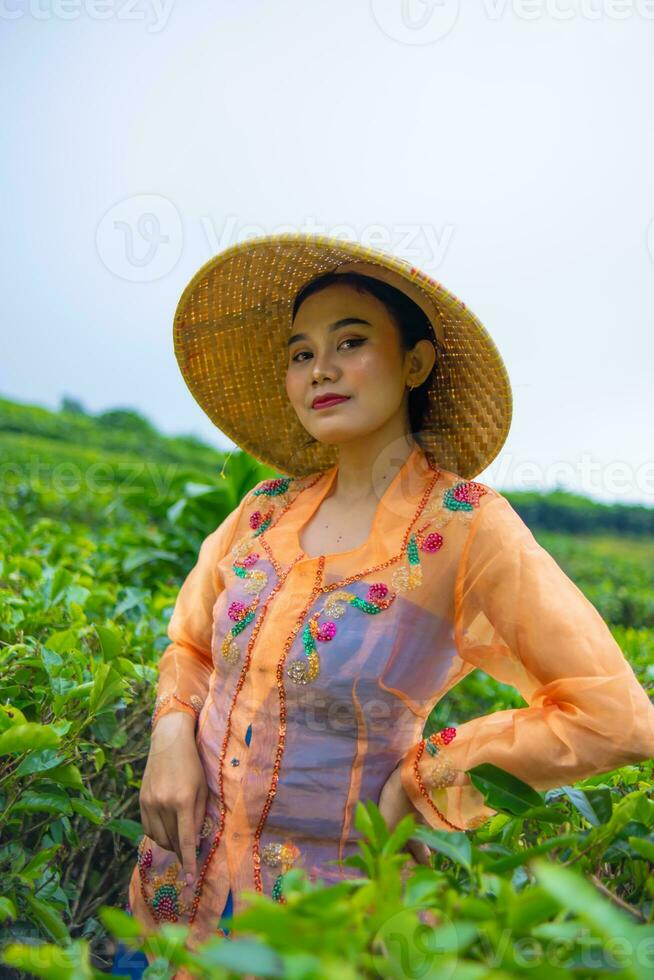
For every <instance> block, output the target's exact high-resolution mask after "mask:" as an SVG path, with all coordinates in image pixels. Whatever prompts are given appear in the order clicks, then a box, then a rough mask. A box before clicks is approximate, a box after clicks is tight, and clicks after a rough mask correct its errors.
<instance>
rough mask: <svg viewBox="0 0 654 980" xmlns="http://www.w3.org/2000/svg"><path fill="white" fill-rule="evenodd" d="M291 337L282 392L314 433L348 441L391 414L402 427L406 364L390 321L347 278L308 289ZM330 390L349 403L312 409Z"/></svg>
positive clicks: (333, 440)
mask: <svg viewBox="0 0 654 980" xmlns="http://www.w3.org/2000/svg"><path fill="white" fill-rule="evenodd" d="M297 334H301V335H303V336H302V337H300V338H299V339H298V338H297V336H296V335H297ZM289 340H290V344H289V348H288V364H287V371H286V391H287V394H288V397H289V399H290V401H291V404H292V405H293V408H294V409H295V411H296V413H297V416H298V418H299V420H300V422H301V423H302V425H303V426H304V428H305V429H306V430H307V431H308V432H309V433H310V434H311V435H312V436H313V437H314V438H315V439H317V440H318V441H319V442H324V443H328V444H338V443H344V442H348V441H349V440H351V439H357V438H361V437H363V436H366V435H368V434H369V433H371V432H375V431H377V430H378V429H380V428H382V427H383V426H384V425H386V424H388V423H389V422H392V421H393V420H396V419H395V417H396V416H398V417H400V418H401V419H402V425H403V427H404V418H405V416H406V406H405V395H406V383H407V376H408V375H409V373H410V371H411V364H410V360H409V358H408V357H407V355H406V354H405V352H404V351H402V350H401V347H400V334H399V330H398V328H397V327H396V325H395V321H394V320H393V318H392V317H391V314H390V313H389V311H388V310H387V308H386V306H385V305H384V304H383V303H382V302H381V301H380V300H378V299H377V298H376V297H375V296H371V295H370V294H369V293H367V292H359V291H358V290H357V289H355V288H354V287H353V286H351V285H349V284H345V283H343V284H340V283H334V284H333V285H331V286H327V287H325V288H324V289H321V290H320V291H319V292H317V293H313V294H312V295H311V296H309V297H308V298H307V299H305V300H304V302H303V303H302V304H301V306H300V308H299V309H298V311H297V315H296V317H295V320H294V321H293V324H292V326H291V330H290V336H289ZM427 343H429V342H428V341H427ZM418 346H420V345H418ZM430 346H431V345H430ZM426 373H428V371H427V372H426ZM421 380H423V379H421ZM412 383H413V381H412ZM327 393H335V394H338V395H345V396H347V401H341V402H338V403H335V404H332V405H330V406H326V407H324V408H318V407H314V406H313V401H314V399H315V398H317V397H319V396H324V395H325V394H327Z"/></svg>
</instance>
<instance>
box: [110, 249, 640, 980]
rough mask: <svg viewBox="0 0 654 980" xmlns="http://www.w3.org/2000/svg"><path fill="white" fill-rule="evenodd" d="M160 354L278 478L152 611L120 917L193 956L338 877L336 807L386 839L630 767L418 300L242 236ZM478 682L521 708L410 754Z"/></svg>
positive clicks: (457, 324)
mask: <svg viewBox="0 0 654 980" xmlns="http://www.w3.org/2000/svg"><path fill="white" fill-rule="evenodd" d="M175 349H176V354H177V357H178V361H179V364H180V367H181V370H182V373H183V376H184V378H185V380H186V382H187V384H188V385H189V388H190V390H191V392H192V393H193V395H194V397H195V398H196V399H197V401H198V402H199V404H200V405H201V406H202V407H203V409H204V410H205V411H206V412H207V414H208V415H209V417H210V418H211V419H212V420H213V421H214V422H215V423H216V424H217V425H218V426H219V428H220V429H221V431H222V432H224V433H225V434H227V435H228V436H230V438H232V439H233V440H234V441H235V442H236V443H237V444H238V445H240V446H241V447H242V448H243V449H245V450H247V451H248V452H250V453H251V454H252V455H254V456H255V457H257V458H258V459H260V460H262V461H265V462H267V463H269V464H270V465H272V466H273V467H275V468H276V469H277V470H278V471H280V472H282V473H286V474H290V475H289V476H287V477H279V478H276V479H273V480H265V481H262V482H261V483H259V484H258V485H257V486H256V487H255V488H254V489H253V490H252V491H251V492H250V493H249V494H247V495H246V497H245V498H244V499H243V500H242V501H241V503H240V504H239V506H238V507H237V508H236V509H235V510H234V511H232V513H231V514H229V515H228V517H227V518H226V519H225V520H224V521H223V522H222V524H221V525H220V526H219V527H218V528H217V529H216V530H215V531H213V532H212V533H211V534H210V535H209V536H208V537H207V538H206V540H205V541H204V543H203V545H202V548H201V550H200V554H199V557H198V562H197V564H196V565H195V567H194V568H193V570H192V571H191V573H190V574H189V576H188V578H187V579H186V581H185V582H184V584H183V586H182V588H181V590H180V593H179V596H178V599H177V602H176V605H175V609H174V612H173V616H172V618H171V621H170V624H169V628H168V636H169V638H170V640H171V643H170V645H169V647H168V648H167V649H166V651H165V653H164V655H163V657H162V658H161V661H160V665H159V670H160V679H159V687H158V692H157V694H158V696H157V701H156V704H155V710H154V713H153V731H152V740H151V747H150V754H149V757H148V762H147V766H146V770H145V773H144V777H143V783H142V789H141V797H140V802H141V811H142V819H143V827H144V830H145V834H146V836H145V837H144V838H143V839H142V841H141V844H140V845H139V855H138V865H137V867H136V868H135V869H134V874H133V877H132V880H131V882H130V890H129V904H130V907H131V910H132V911H133V913H134V914H135V915H137V916H138V917H139V918H140V919H141V920H142V921H143V922H145V923H146V924H148V925H149V926H151V927H152V926H156V924H157V923H160V922H162V921H165V920H173V921H179V922H182V923H187V924H190V925H191V941H190V945H191V947H192V948H193V947H195V946H197V945H198V944H199V943H200V942H202V941H204V940H205V939H207V938H208V937H209V936H211V935H213V934H215V933H216V932H217V931H220V929H221V927H222V931H223V932H226V929H225V926H226V918H227V917H228V916H229V914H230V911H231V908H232V907H233V910H234V912H238V911H239V909H240V908H241V907H243V905H244V904H246V899H244V898H242V893H243V892H244V891H245V890H257V891H259V892H263V893H265V894H268V895H271V896H272V897H273V898H276V899H277V900H282V901H283V893H282V882H283V875H284V873H285V871H287V870H288V869H289V868H290V867H303V868H304V869H305V870H306V872H307V874H308V875H309V876H310V877H311V878H312V879H314V880H316V879H318V878H321V879H322V880H323V881H324V882H325V883H330V882H334V881H338V880H339V879H340V878H341V877H344V876H350V877H351V876H353V875H355V874H356V873H357V872H356V870H355V869H353V868H347V867H344V866H343V865H342V864H339V861H340V860H341V859H343V858H345V857H347V856H348V855H350V854H353V853H355V852H356V850H357V841H358V839H359V837H360V835H359V834H358V833H357V832H356V831H355V829H354V827H353V812H354V809H355V806H356V803H357V801H358V800H365V799H373V800H374V801H375V802H377V803H378V805H379V807H380V810H381V812H382V815H383V816H384V817H385V819H386V821H387V822H388V824H389V826H390V827H394V826H395V824H396V823H397V822H398V820H399V819H401V817H402V816H404V814H406V813H413V814H414V816H415V817H416V819H417V820H418V822H422V823H425V824H427V825H429V826H432V827H436V828H445V829H451V830H454V829H458V830H461V829H463V830H468V829H472V828H475V827H477V826H479V825H480V824H481V823H483V822H485V821H486V820H487V819H489V817H491V816H492V815H493V814H494V813H495V811H494V810H493V809H491V808H489V807H487V806H486V805H485V804H484V802H483V796H482V794H481V793H480V792H479V791H478V790H477V789H475V787H474V786H473V785H472V783H471V781H470V778H469V776H468V775H467V770H468V769H470V768H472V767H473V766H475V765H477V764H479V763H482V762H490V763H493V764H495V765H497V766H500V767H501V768H503V769H506V770H507V771H509V772H511V773H513V774H514V775H516V776H518V777H519V778H520V779H523V780H525V781H526V782H529V783H530V784H531V785H532V786H534V787H535V788H536V789H539V790H544V789H547V788H550V787H554V786H560V785H563V784H568V783H571V782H574V781H575V780H578V779H580V778H583V777H586V776H588V775H591V774H593V773H597V772H602V771H607V770H611V769H614V768H616V767H618V766H621V765H625V764H628V763H631V762H636V761H640V760H643V759H647V758H650V757H651V756H652V755H654V707H653V706H652V704H651V703H650V701H649V699H648V697H647V694H646V692H645V691H644V689H643V688H642V687H641V685H640V684H639V683H638V681H637V679H636V677H635V675H634V673H633V671H632V669H631V667H630V666H629V664H628V663H627V661H626V660H625V658H624V656H623V654H622V652H621V650H620V648H619V647H618V645H617V643H616V642H615V640H614V639H613V637H612V635H611V633H610V631H609V629H608V627H607V626H606V624H605V623H604V622H603V620H602V618H601V617H600V615H599V613H598V612H597V611H596V610H595V608H594V607H593V606H592V605H591V604H590V602H589V601H588V600H587V599H586V598H585V597H584V595H583V594H582V593H581V592H580V590H579V589H578V588H577V587H576V586H575V585H574V584H573V583H572V581H571V580H570V579H569V578H568V577H567V576H566V575H565V574H564V573H563V571H562V570H561V569H560V567H559V566H558V565H557V564H556V562H555V561H554V559H553V558H552V557H551V556H550V555H549V554H548V553H547V552H546V551H545V550H544V549H543V548H542V547H540V546H539V545H538V544H537V542H536V541H535V539H534V537H533V535H532V534H531V533H530V531H529V530H528V528H527V527H526V525H525V524H524V523H523V521H522V520H521V519H520V518H519V516H518V515H517V513H516V512H515V511H514V510H513V508H512V507H511V506H510V504H509V503H508V501H507V500H506V499H505V498H504V497H503V496H502V495H501V494H500V493H498V492H497V491H495V490H493V489H492V488H491V487H490V486H488V485H487V484H484V483H480V482H476V481H474V480H473V477H474V476H475V475H476V474H477V473H479V472H481V471H482V470H483V469H484V468H485V467H486V466H487V465H488V464H489V463H490V462H491V461H492V460H493V459H494V458H495V456H496V455H497V453H498V452H499V450H500V449H501V447H502V445H503V443H504V441H505V439H506V436H507V433H508V429H509V425H510V420H511V404H512V403H511V392H510V386H509V382H508V378H507V375H506V371H505V368H504V365H503V363H502V360H501V358H500V355H499V353H498V352H497V349H496V347H495V345H494V343H493V341H492V339H491V338H490V336H489V335H488V333H487V332H486V330H485V329H484V327H483V326H482V325H481V324H480V323H479V321H478V320H477V319H476V317H474V315H473V314H472V313H471V312H470V311H469V310H468V309H467V308H466V307H465V305H464V304H462V303H461V302H460V301H459V300H457V299H456V298H455V297H453V296H452V295H451V294H450V293H449V292H448V291H447V290H445V289H444V287H443V286H441V285H440V284H438V283H435V282H434V281H433V280H431V279H429V278H428V277H426V276H424V275H423V274H422V273H420V272H419V271H418V270H416V269H414V268H411V267H410V266H409V265H407V264H406V263H404V262H402V261H400V260H398V259H396V258H394V257H392V256H389V255H386V254H385V253H382V252H377V251H374V250H371V249H366V248H363V247H361V246H359V245H355V244H351V243H345V242H342V241H337V240H330V239H326V238H323V237H313V236H306V235H304V236H303V235H282V236H274V237H270V238H264V239H257V240H253V241H250V242H246V243H244V244H241V245H237V246H235V247H233V248H231V249H229V250H227V251H226V252H224V253H222V254H221V255H219V256H217V257H216V258H215V259H213V260H211V262H209V263H208V264H207V265H205V266H204V267H203V268H202V269H200V271H199V272H198V273H197V275H196V276H195V277H194V278H193V280H192V281H191V282H190V283H189V285H188V286H187V288H186V290H185V291H184V294H183V295H182V298H181V300H180V303H179V306H178V309H177V313H176V318H175ZM307 433H308V434H309V436H310V439H309V440H307V438H306V436H307ZM475 667H480V668H482V669H483V670H484V671H486V672H487V673H489V674H491V675H492V676H493V677H496V678H497V679H499V680H500V681H502V682H504V683H507V684H512V685H514V686H515V687H516V688H517V689H518V691H519V692H520V694H521V695H522V696H523V697H524V699H525V701H526V702H527V705H528V706H527V707H525V708H518V709H512V710H506V711H497V712H494V713H492V714H489V715H485V716H482V717H478V718H475V719H473V720H471V721H468V722H466V723H465V724H462V725H460V726H459V727H458V728H457V727H455V726H453V725H448V726H447V727H446V728H445V729H443V730H442V731H441V732H440V733H437V734H436V735H434V736H432V737H431V738H430V739H427V740H425V739H423V737H422V730H423V727H424V723H425V720H426V719H427V717H428V715H429V713H430V711H431V709H432V708H433V707H434V705H435V704H436V703H437V702H438V701H439V700H440V699H441V698H442V697H443V696H444V694H445V693H446V692H447V691H448V690H450V689H451V688H452V687H453V686H454V685H455V684H456V683H458V681H460V680H461V679H462V678H463V677H465V676H466V675H467V674H468V673H469V672H470V671H471V670H473V669H474V668H475ZM626 705H628V710H627V711H626V713H625V706H626ZM409 847H410V849H411V851H412V852H413V854H414V856H415V858H416V859H417V860H418V861H422V862H425V861H427V860H428V850H427V849H426V848H425V847H424V845H421V844H420V843H419V842H418V841H417V840H414V841H412V842H410V845H409ZM221 916H222V917H221ZM181 975H182V974H179V976H181Z"/></svg>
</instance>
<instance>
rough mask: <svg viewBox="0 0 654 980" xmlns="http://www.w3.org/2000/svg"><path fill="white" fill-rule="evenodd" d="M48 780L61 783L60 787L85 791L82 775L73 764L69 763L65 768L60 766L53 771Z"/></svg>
mask: <svg viewBox="0 0 654 980" xmlns="http://www.w3.org/2000/svg"><path fill="white" fill-rule="evenodd" d="M48 779H52V780H53V781H54V782H55V783H59V785H60V786H70V787H72V788H73V789H82V790H83V789H84V782H83V780H82V774H81V772H80V771H79V769H78V768H77V766H75V765H73V763H72V762H69V763H67V764H66V765H65V766H58V767H57V768H56V769H51V770H50V772H49V773H48Z"/></svg>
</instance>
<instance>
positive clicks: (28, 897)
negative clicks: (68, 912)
mask: <svg viewBox="0 0 654 980" xmlns="http://www.w3.org/2000/svg"><path fill="white" fill-rule="evenodd" d="M25 901H26V902H27V904H28V906H29V909H30V911H31V913H32V915H33V917H34V918H35V919H36V921H37V922H38V923H39V925H40V926H42V927H43V929H45V931H46V932H47V933H48V934H49V935H50V936H52V938H53V939H55V940H56V941H57V942H58V943H65V942H67V941H69V940H70V936H69V934H68V929H67V928H66V926H65V924H64V920H63V919H62V918H61V915H60V913H59V911H58V910H57V909H56V908H54V907H53V906H52V905H49V904H48V903H47V902H43V901H41V899H40V898H35V897H34V895H32V894H31V892H26V893H25Z"/></svg>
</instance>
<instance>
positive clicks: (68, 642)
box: [47, 629, 79, 653]
mask: <svg viewBox="0 0 654 980" xmlns="http://www.w3.org/2000/svg"><path fill="white" fill-rule="evenodd" d="M47 646H48V649H49V650H54V652H55V653H71V652H73V651H76V650H79V637H78V635H77V630H71V629H68V630H60V631H59V632H57V633H51V634H50V636H49V637H48V640H47Z"/></svg>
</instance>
